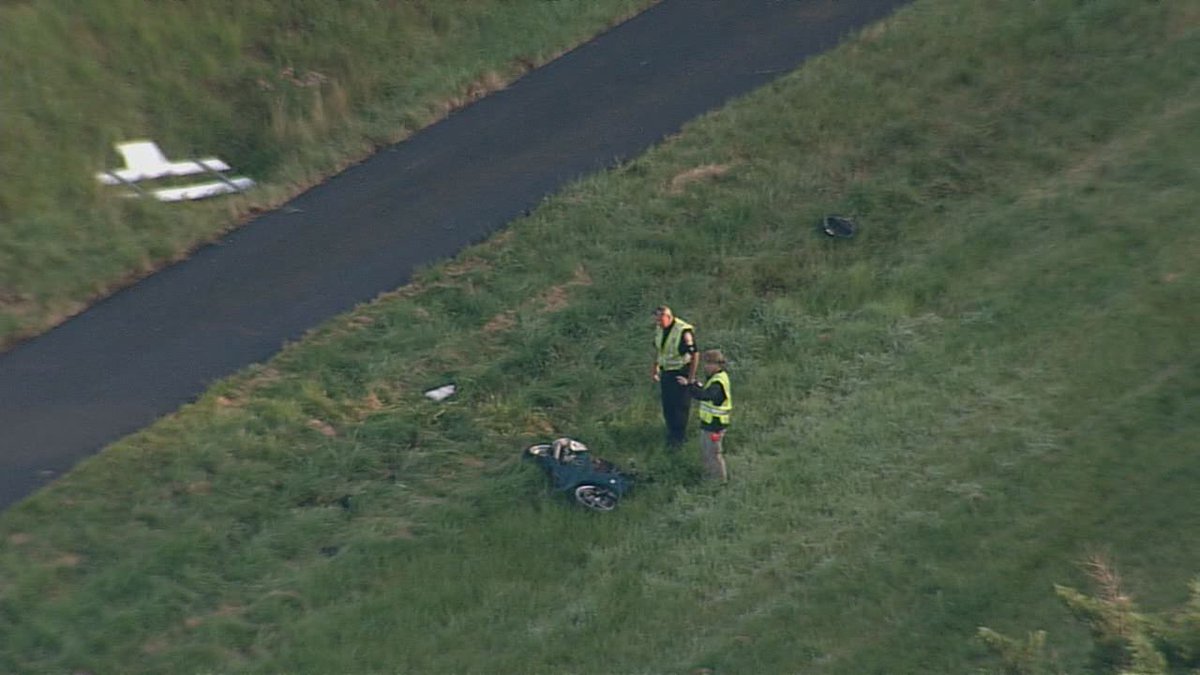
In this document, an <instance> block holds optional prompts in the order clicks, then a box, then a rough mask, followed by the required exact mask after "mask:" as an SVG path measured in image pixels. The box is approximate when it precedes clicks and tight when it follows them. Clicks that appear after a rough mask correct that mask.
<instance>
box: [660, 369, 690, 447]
mask: <svg viewBox="0 0 1200 675" xmlns="http://www.w3.org/2000/svg"><path fill="white" fill-rule="evenodd" d="M677 376H684V377H686V376H687V371H685V370H664V371H663V372H662V373H660V375H659V381H658V385H659V388H660V393H661V398H662V411H663V421H665V422H666V423H667V444H668V445H672V446H678V445H682V444H683V436H684V434H685V433H686V432H687V423H688V415H689V414H691V411H692V397H691V396H689V395H688V391H687V390H688V388H687V385H686V384H683V385H681V384H679V383H678V382H676V381H675V378H676V377H677Z"/></svg>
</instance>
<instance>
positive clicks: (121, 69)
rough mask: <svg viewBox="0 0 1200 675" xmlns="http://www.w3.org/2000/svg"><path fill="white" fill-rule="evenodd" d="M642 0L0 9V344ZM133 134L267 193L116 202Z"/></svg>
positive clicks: (125, 3)
mask: <svg viewBox="0 0 1200 675" xmlns="http://www.w3.org/2000/svg"><path fill="white" fill-rule="evenodd" d="M647 4H649V3H648V1H647V0H601V1H599V2H597V1H594V0H588V1H582V0H552V1H550V2H547V1H545V0H517V1H515V2H509V1H500V0H456V1H455V2H423V1H415V0H404V1H403V2H391V3H378V2H369V1H360V0H345V1H342V2H336V3H331V2H323V1H318V0H302V1H299V2H249V3H247V2H170V3H145V2H140V1H138V0H103V1H102V2H88V3H78V2H64V1H61V0H36V1H35V2H17V3H0V81H2V82H4V86H3V87H0V117H2V118H3V124H0V147H2V148H4V152H3V153H0V346H4V345H5V344H7V343H9V342H11V341H12V340H14V339H16V338H18V337H21V336H24V335H28V334H30V333H36V332H39V331H41V330H42V329H44V328H46V327H47V326H48V325H50V324H51V323H53V322H56V321H58V320H60V319H61V318H63V317H64V316H67V315H69V314H72V313H74V312H76V311H78V310H79V309H81V308H82V307H83V305H84V304H85V303H86V302H87V301H89V300H90V299H92V298H93V297H94V296H96V295H97V294H102V293H105V292H108V291H110V290H112V289H113V288H114V287H116V286H118V285H120V284H122V283H125V282H127V281H128V280H129V279H131V278H133V277H137V276H140V275H143V274H145V273H147V272H148V271H150V270H152V269H155V268H157V267H158V266H160V265H162V264H163V263H164V262H165V261H168V260H170V259H172V258H173V257H177V256H180V255H182V254H184V253H185V252H187V251H189V250H191V249H193V248H194V247H195V246H196V245H198V244H199V243H202V242H204V241H207V240H210V239H212V238H214V237H215V236H217V235H219V234H220V233H221V232H222V231H223V230H225V229H227V228H228V227H230V226H231V225H232V224H233V223H235V222H236V221H238V220H239V219H241V218H242V217H243V216H245V215H246V214H247V213H248V212H250V211H253V210H256V209H259V208H263V207H266V206H271V205H277V204H279V203H280V202H281V201H282V200H283V199H284V198H286V197H288V196H291V195H293V194H295V193H296V192H297V191H298V190H300V189H302V188H304V187H306V186H308V185H311V184H312V183H314V182H316V181H319V180H321V178H322V177H324V176H328V175H329V174H330V173H332V172H334V171H335V170H336V169H338V168H339V167H342V166H344V165H345V164H346V163H347V162H353V161H356V160H358V159H360V158H362V157H363V156H365V155H366V154H367V153H368V152H369V151H370V150H371V148H373V147H378V146H379V145H381V144H384V143H389V142H394V141H396V140H398V139H400V138H402V137H403V136H406V135H407V134H408V133H410V132H411V131H413V130H415V129H417V128H420V127H421V126H424V125H425V124H427V123H429V122H430V121H431V120H433V119H435V118H437V117H439V116H441V115H443V114H445V112H446V111H447V110H449V109H451V108H452V107H453V106H456V105H460V104H462V103H463V102H465V101H467V100H469V99H470V98H472V97H474V96H477V95H479V94H481V93H483V92H485V91H486V90H488V89H494V88H496V87H500V86H503V85H504V83H505V82H507V81H508V80H510V79H511V78H513V77H514V76H516V75H518V74H519V73H520V72H521V71H522V70H523V69H525V68H527V67H529V66H531V65H533V64H535V63H539V62H542V61H545V60H546V59H548V58H550V57H552V56H554V55H555V54H557V53H559V52H561V51H563V50H564V49H566V48H568V47H570V46H571V45H573V44H575V43H577V42H579V41H580V40H582V39H585V38H586V37H588V36H590V35H593V34H595V33H596V32H597V31H599V30H601V29H603V28H604V27H605V26H607V25H609V24H610V23H611V22H613V21H614V20H616V19H617V18H619V17H622V16H626V15H628V14H630V13H632V12H634V11H636V10H637V9H639V8H643V7H645V6H647ZM134 138H150V139H153V140H155V141H156V142H158V143H159V145H160V146H161V147H162V148H163V150H164V152H165V153H166V154H167V156H168V157H170V158H174V159H179V158H185V157H195V156H212V155H215V156H218V157H220V158H222V159H224V160H225V161H227V162H229V163H230V164H232V165H233V166H234V168H235V169H236V170H237V171H238V172H240V173H241V174H242V175H248V176H251V177H253V178H254V179H256V180H257V181H258V182H259V187H258V188H257V189H256V190H254V191H253V192H252V193H250V194H249V195H247V196H246V197H244V198H237V199H232V198H223V199H220V200H213V201H211V202H207V203H202V204H170V205H163V204H157V203H150V204H147V203H141V202H136V201H131V200H127V199H123V198H121V197H120V196H119V193H120V192H121V191H120V190H115V189H113V188H105V187H103V186H100V185H98V184H97V183H96V181H95V179H94V178H93V173H94V172H96V171H99V170H101V169H103V168H105V167H111V166H115V165H116V164H117V163H118V162H119V158H118V157H117V156H116V154H115V152H114V151H113V145H114V144H115V143H118V142H121V141H125V140H131V139H134Z"/></svg>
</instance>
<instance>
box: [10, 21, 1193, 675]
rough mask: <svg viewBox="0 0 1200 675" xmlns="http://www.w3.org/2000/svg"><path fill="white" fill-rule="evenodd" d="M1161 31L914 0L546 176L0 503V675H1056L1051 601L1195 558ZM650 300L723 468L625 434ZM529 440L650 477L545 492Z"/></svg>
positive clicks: (1185, 50) (1175, 158)
mask: <svg viewBox="0 0 1200 675" xmlns="http://www.w3.org/2000/svg"><path fill="white" fill-rule="evenodd" d="M1197 19H1198V17H1197V15H1196V14H1195V12H1194V11H1191V10H1189V9H1188V7H1186V6H1185V5H1184V4H1178V3H1154V4H1151V3H1141V2H1134V1H1131V0H1098V1H1096V2H1089V3H1075V2H1068V1H1067V0H1051V1H1048V2H1043V3H1039V4H1037V5H1036V6H1035V7H1031V6H1030V5H1029V4H1028V3H1025V2H1018V1H1016V0H1012V1H1008V2H977V3H972V4H971V5H970V6H968V5H966V4H965V3H962V2H949V1H947V0H922V1H920V2H918V3H917V4H916V5H915V6H914V7H912V8H910V9H908V10H906V11H904V12H903V13H902V14H901V15H899V16H898V17H896V18H895V19H893V20H891V21H889V22H887V23H886V24H884V25H883V26H882V27H877V28H874V29H871V30H870V31H868V32H867V33H866V34H865V35H863V36H860V38H859V39H858V40H856V41H855V42H854V43H852V44H851V45H848V46H847V47H846V48H843V49H841V50H840V51H838V52H837V53H836V54H834V55H832V56H830V57H826V58H822V59H820V60H818V61H816V62H814V63H812V64H810V65H809V66H807V67H805V68H804V69H802V70H801V71H799V72H797V73H796V74H794V75H792V76H789V77H787V78H785V79H784V80H783V81H781V82H780V83H778V84H777V85H775V86H772V87H769V88H767V89H766V90H764V91H762V92H760V93H758V94H756V95H754V96H752V97H749V98H748V99H747V100H745V101H742V102H740V103H738V104H736V105H734V106H731V107H730V108H729V109H728V110H725V111H723V112H722V113H720V114H719V115H714V116H712V117H711V118H709V119H706V120H703V121H702V122H699V123H697V124H695V125H693V126H692V127H690V128H689V129H688V130H687V132H686V133H685V134H683V135H682V136H681V137H680V138H679V139H677V140H676V141H675V142H673V143H670V144H668V145H667V146H666V147H664V148H661V149H659V150H656V151H654V152H652V153H650V154H649V155H647V156H646V157H645V158H643V159H641V160H638V161H636V162H634V163H632V164H630V165H629V166H628V167H625V168H624V169H622V170H620V171H617V172H614V173H612V174H610V175H605V176H601V177H597V178H593V179H589V180H586V181H584V182H582V183H581V184H579V185H577V186H575V187H574V188H572V189H570V190H568V191H567V192H566V193H565V194H564V195H562V196H561V197H560V198H557V199H554V200H552V201H551V202H550V203H548V204H547V205H546V207H545V208H543V209H541V210H539V211H538V212H537V213H535V214H534V215H533V216H532V217H531V218H529V219H527V220H524V221H522V222H519V223H517V224H515V225H514V226H513V227H512V228H510V231H509V232H508V233H506V234H504V235H501V236H500V237H498V238H497V239H496V240H494V241H492V242H490V243H488V244H486V245H484V246H481V247H477V248H476V249H473V250H471V251H469V252H467V253H465V254H464V255H463V256H462V257H461V258H460V259H459V260H458V261H456V262H455V263H453V264H450V265H447V266H444V267H440V268H437V269H433V270H430V271H429V272H428V273H427V274H426V275H424V277H423V278H422V279H421V280H420V281H419V282H418V283H417V284H415V285H414V286H413V287H411V288H408V289H404V290H403V291H401V292H398V293H397V294H396V295H395V297H392V298H388V299H385V300H383V301H381V302H379V303H376V304H373V305H371V306H369V307H365V308H363V309H362V310H360V311H359V312H357V313H356V314H355V315H354V316H351V317H346V318H344V319H342V320H338V321H335V322H333V323H331V324H330V325H329V326H328V327H326V328H325V329H323V330H322V331H320V332H319V333H318V334H316V335H314V336H313V337H312V338H310V339H309V340H307V341H305V342H304V343H303V344H299V345H296V346H295V347H293V348H291V349H289V350H288V351H287V352H286V353H285V354H283V355H282V356H281V357H279V358H278V359H276V360H275V361H274V362H272V363H271V364H270V365H268V366H265V367H260V368H255V369H252V370H251V371H250V372H248V373H246V374H245V375H243V376H241V377H238V378H234V379H231V380H229V381H227V382H225V383H222V384H221V385H219V386H217V387H216V388H215V389H214V390H213V391H212V392H211V393H210V394H209V395H207V396H206V397H205V398H204V399H203V400H201V401H200V402H199V403H197V404H196V405H194V406H190V407H189V408H187V409H185V410H184V411H182V412H181V413H180V414H178V415H176V416H174V417H172V418H171V419H169V420H166V421H164V422H162V423H160V424H158V425H156V426H155V427H153V428H151V429H149V430H147V431H145V432H143V433H141V434H138V435H136V436H134V437H132V438H130V439H128V440H126V441H124V442H122V443H120V444H117V445H116V446H114V447H112V448H110V449H108V450H107V451H106V452H105V453H103V454H102V455H100V456H98V457H96V458H94V459H93V460H91V461H89V462H87V463H86V464H85V465H84V466H82V467H81V468H80V469H79V470H77V471H75V472H74V473H73V474H71V475H70V476H68V477H66V478H64V479H63V480H62V481H60V482H59V483H58V484H57V485H55V486H53V487H52V488H51V489H49V490H47V491H45V492H44V493H42V494H40V495H38V496H36V497H34V498H32V499H30V500H27V501H26V502H25V503H23V504H22V505H20V506H19V507H17V508H16V509H13V510H11V511H9V512H8V513H5V514H4V515H3V516H2V517H0V530H2V531H3V536H4V538H3V540H0V541H2V543H0V546H2V547H3V548H2V549H0V569H3V573H2V574H0V632H3V633H6V634H8V635H10V636H11V639H10V641H9V644H10V648H9V649H7V650H6V651H5V652H4V653H3V655H2V656H0V670H17V671H26V670H39V669H51V670H67V669H72V668H85V669H88V670H93V671H97V672H101V671H110V670H114V671H118V670H119V671H122V672H138V671H145V672H153V671H161V670H213V669H216V670H222V671H233V670H237V671H246V672H278V671H287V672H314V673H316V672H343V671H349V670H379V671H392V672H482V671H487V672H564V671H565V672H646V673H661V672H687V671H689V670H691V669H695V668H700V667H707V668H715V669H716V670H717V672H745V673H760V672H838V673H854V674H860V673H870V672H879V673H898V672H905V673H908V672H912V673H915V672H939V673H962V672H967V671H969V670H971V669H972V668H975V667H977V666H978V665H980V663H982V661H981V658H982V656H981V653H980V651H979V649H978V647H977V646H976V645H975V644H974V643H973V642H972V640H971V636H972V635H973V633H974V630H975V627H976V626H978V625H980V624H987V625H990V626H992V627H994V628H997V629H1000V630H1004V631H1008V632H1016V633H1019V632H1022V631H1024V630H1027V629H1034V628H1046V629H1048V630H1050V632H1051V640H1052V642H1056V644H1057V645H1059V649H1060V656H1061V659H1062V662H1063V664H1064V667H1065V668H1066V669H1067V670H1068V671H1070V672H1078V671H1080V670H1081V669H1082V668H1083V664H1084V659H1085V656H1086V655H1085V654H1084V653H1083V651H1082V650H1081V648H1080V647H1079V646H1078V645H1079V644H1080V642H1079V640H1078V638H1079V637H1080V633H1079V631H1078V629H1077V628H1075V627H1073V626H1072V624H1071V622H1070V620H1069V617H1068V616H1067V614H1066V612H1065V610H1063V609H1062V608H1061V607H1060V606H1059V605H1058V604H1057V602H1056V601H1055V600H1054V599H1053V597H1052V593H1051V590H1050V585H1051V583H1053V582H1062V583H1071V584H1080V583H1081V581H1082V579H1081V577H1082V575H1081V573H1080V571H1079V569H1078V566H1077V563H1078V562H1080V561H1081V560H1083V559H1085V558H1086V557H1087V556H1088V555H1090V554H1092V553H1095V552H1102V553H1106V554H1108V555H1110V556H1111V557H1112V559H1114V560H1115V561H1116V563H1117V565H1118V567H1119V568H1120V569H1121V570H1122V572H1123V573H1124V575H1125V577H1126V579H1127V581H1128V583H1129V586H1130V589H1131V590H1132V592H1133V593H1134V594H1135V595H1136V596H1137V597H1138V598H1139V599H1141V600H1142V601H1143V603H1144V604H1145V605H1146V606H1147V607H1149V608H1152V609H1153V608H1162V607H1167V606H1172V605H1174V604H1177V603H1178V602H1179V601H1180V600H1181V599H1182V598H1183V596H1184V592H1185V584H1186V582H1187V581H1188V580H1189V579H1191V578H1193V577H1194V575H1195V574H1196V573H1197V571H1198V570H1197V565H1196V561H1197V560H1198V559H1200V540H1197V538H1196V537H1194V536H1190V535H1191V533H1194V532H1196V531H1200V504H1198V503H1197V501H1196V499H1195V497H1194V495H1195V489H1194V488H1195V484H1196V480H1197V478H1200V452H1197V450H1200V447H1198V442H1197V440H1196V439H1197V438H1198V437H1200V413H1198V412H1197V409H1196V406H1195V401H1196V400H1197V394H1200V360H1198V358H1197V354H1196V350H1195V348H1194V344H1195V339H1194V336H1195V334H1196V331H1197V328H1198V326H1197V317H1196V313H1195V307H1196V306H1197V302H1196V300H1197V298H1200V279H1198V278H1197V276H1196V273H1195V269H1194V267H1195V265H1194V261H1195V259H1196V253H1197V252H1200V231H1198V230H1197V229H1196V228H1195V226H1194V219H1193V216H1194V214H1195V213H1196V212H1197V211H1198V210H1200V197H1197V196H1196V193H1195V190H1194V189H1191V186H1194V185H1195V184H1196V183H1197V181H1200V166H1198V165H1197V162H1196V159H1195V158H1196V157H1197V156H1200V136H1198V134H1197V132H1196V129H1198V128H1200V90H1198V88H1197V84H1196V82H1195V81H1194V78H1193V77H1192V64H1195V63H1197V62H1200V32H1198V25H1197V24H1198V21H1197ZM706 164H722V165H727V166H728V167H729V170H728V172H727V173H726V174H724V175H723V176H720V177H716V178H710V179H708V180H705V181H703V182H697V183H693V184H691V185H689V186H687V187H685V188H684V189H683V190H682V191H680V192H678V193H676V192H675V191H673V190H672V189H671V187H670V185H671V179H672V177H674V176H677V175H679V174H681V173H682V172H684V171H686V170H688V169H690V168H693V167H697V166H701V165H706ZM832 210H845V211H850V212H854V213H856V214H857V215H858V216H859V217H860V218H861V220H862V222H863V224H864V227H863V231H862V234H861V236H860V237H859V238H858V239H856V240H854V241H852V242H831V241H825V240H821V239H820V238H818V237H816V236H815V235H814V234H813V232H812V229H811V227H810V226H811V224H812V223H813V222H814V221H815V219H816V218H817V216H818V215H819V214H821V213H824V212H828V211H832ZM664 298H665V299H669V300H670V301H671V302H672V304H673V305H674V306H675V307H677V309H678V310H679V311H680V313H681V314H682V315H683V316H685V317H687V318H688V319H689V320H691V321H694V322H695V323H697V324H698V327H699V334H700V341H701V342H702V343H703V344H704V345H706V346H709V345H712V346H720V347H723V348H724V349H726V351H727V352H728V353H729V354H730V356H731V357H732V359H733V361H734V365H733V368H732V372H733V378H734V385H735V387H736V399H737V403H738V411H737V415H738V418H737V427H736V429H735V430H734V431H733V432H732V433H731V436H730V440H729V442H728V445H729V446H730V449H731V452H732V453H733V454H732V455H731V457H730V465H731V471H732V473H733V477H734V482H733V483H732V484H731V485H730V486H728V487H727V488H725V489H723V490H713V489H711V488H710V487H708V486H705V485H702V484H699V483H697V481H696V472H697V469H698V467H697V466H696V465H695V462H694V460H693V459H692V458H690V456H689V457H688V461H687V462H683V463H677V462H673V461H671V460H670V459H668V458H664V457H663V456H661V455H660V451H659V450H658V443H659V441H660V428H659V422H658V419H657V414H656V410H655V403H654V400H653V398H652V396H651V392H650V389H649V384H648V383H646V382H644V371H645V366H646V360H647V358H648V348H647V347H646V345H645V341H646V340H647V335H648V333H649V327H648V325H647V319H648V317H647V316H646V310H647V308H649V307H651V306H653V305H654V304H657V303H658V302H660V301H662V300H663V299H664ZM447 378H453V379H454V380H455V381H457V382H458V383H459V384H460V386H461V390H462V395H461V396H460V397H459V398H457V399H452V400H451V401H450V402H448V403H446V404H442V405H432V404H430V403H428V402H426V401H424V400H422V399H421V397H420V391H421V390H422V389H423V388H425V387H428V386H432V385H436V384H440V383H442V382H444V381H446V379H447ZM557 432H566V433H571V434H574V435H577V436H579V437H581V438H583V439H585V440H586V441H588V442H589V443H591V444H592V445H593V446H595V447H596V448H598V449H600V451H601V453H602V454H604V455H606V456H609V457H610V458H613V459H616V460H618V461H621V462H623V463H626V464H635V465H637V466H638V467H639V468H640V469H641V470H642V471H644V472H646V473H648V474H650V475H653V476H654V478H655V481H654V482H652V483H646V484H644V485H643V486H642V489H641V490H640V492H639V493H638V495H637V497H636V498H635V499H631V500H629V501H628V502H626V503H625V504H624V505H622V507H621V509H620V510H619V511H618V512H617V513H615V514H613V515H612V516H610V517H603V518H597V517H589V516H588V514H583V513H579V512H576V511H574V510H570V509H566V508H562V507H561V506H560V504H558V503H556V502H553V501H550V500H548V499H546V498H545V497H544V495H543V494H541V488H540V485H541V481H540V477H539V476H537V475H536V474H535V472H533V470H532V469H531V468H530V467H527V466H522V465H520V464H519V463H518V462H517V461H516V459H515V452H516V451H517V450H518V449H519V448H520V447H521V446H522V444H523V443H525V442H527V441H529V440H534V439H542V438H546V437H548V436H550V435H552V434H554V433H557Z"/></svg>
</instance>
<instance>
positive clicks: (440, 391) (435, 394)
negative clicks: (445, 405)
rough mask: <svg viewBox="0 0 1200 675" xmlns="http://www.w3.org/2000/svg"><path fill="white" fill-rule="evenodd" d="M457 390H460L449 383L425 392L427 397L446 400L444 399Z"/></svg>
mask: <svg viewBox="0 0 1200 675" xmlns="http://www.w3.org/2000/svg"><path fill="white" fill-rule="evenodd" d="M456 391H458V390H457V389H456V388H455V386H454V385H452V384H447V385H443V386H441V387H438V388H437V389H430V390H429V391H427V392H425V398H428V399H431V400H434V401H444V400H446V399H448V398H450V397H451V396H453V395H454V392H456Z"/></svg>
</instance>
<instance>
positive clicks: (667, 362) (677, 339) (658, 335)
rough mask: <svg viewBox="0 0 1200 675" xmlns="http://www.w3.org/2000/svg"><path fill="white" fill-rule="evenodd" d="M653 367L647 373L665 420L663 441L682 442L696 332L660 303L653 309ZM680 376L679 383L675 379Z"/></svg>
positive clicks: (694, 361)
mask: <svg viewBox="0 0 1200 675" xmlns="http://www.w3.org/2000/svg"><path fill="white" fill-rule="evenodd" d="M654 326H655V328H654V351H655V358H654V370H653V371H651V375H650V377H651V378H652V379H653V380H654V381H655V382H658V383H659V388H660V396H661V398H662V411H663V420H664V421H666V423H667V445H668V446H669V447H671V448H678V447H679V446H681V445H683V436H684V434H685V433H686V432H687V422H688V413H689V412H690V411H691V407H692V400H691V398H690V397H689V396H688V394H687V384H688V383H689V382H694V381H695V380H696V367H697V365H699V363H698V361H697V359H696V336H695V335H694V334H693V330H692V325H691V324H690V323H688V322H686V321H684V320H683V319H680V318H679V317H677V316H675V314H674V313H672V312H671V308H670V307H667V306H666V305H663V306H661V307H658V308H657V309H655V310H654ZM680 379H683V380H684V382H683V384H680V383H679V381H678V380H680Z"/></svg>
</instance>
